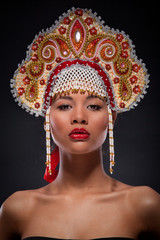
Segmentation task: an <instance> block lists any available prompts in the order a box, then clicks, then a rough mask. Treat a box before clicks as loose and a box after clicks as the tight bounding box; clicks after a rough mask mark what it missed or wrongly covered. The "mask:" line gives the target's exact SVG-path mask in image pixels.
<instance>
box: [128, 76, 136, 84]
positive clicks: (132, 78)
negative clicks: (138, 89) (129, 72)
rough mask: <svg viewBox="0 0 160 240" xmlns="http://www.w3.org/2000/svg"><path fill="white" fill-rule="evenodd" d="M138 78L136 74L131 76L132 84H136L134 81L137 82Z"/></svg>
mask: <svg viewBox="0 0 160 240" xmlns="http://www.w3.org/2000/svg"><path fill="white" fill-rule="evenodd" d="M137 80H138V78H137V77H136V76H135V75H134V76H132V77H131V78H130V82H131V84H134V83H136V82H137Z"/></svg>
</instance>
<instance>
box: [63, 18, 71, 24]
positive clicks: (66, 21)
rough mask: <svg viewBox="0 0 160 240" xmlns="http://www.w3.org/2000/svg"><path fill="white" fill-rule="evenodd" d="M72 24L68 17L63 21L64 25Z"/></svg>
mask: <svg viewBox="0 0 160 240" xmlns="http://www.w3.org/2000/svg"><path fill="white" fill-rule="evenodd" d="M70 22H71V20H70V19H69V17H66V18H64V19H63V23H64V24H67V25H69V24H70Z"/></svg>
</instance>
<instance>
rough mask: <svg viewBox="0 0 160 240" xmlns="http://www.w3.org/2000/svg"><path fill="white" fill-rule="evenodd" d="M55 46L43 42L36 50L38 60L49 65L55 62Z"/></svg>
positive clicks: (49, 42) (49, 41) (47, 41)
mask: <svg viewBox="0 0 160 240" xmlns="http://www.w3.org/2000/svg"><path fill="white" fill-rule="evenodd" d="M55 50H56V45H55V43H54V42H53V41H52V40H50V39H47V40H46V41H45V42H42V43H41V45H40V47H39V48H38V51H37V53H38V58H39V59H40V60H41V61H42V62H45V63H51V62H53V61H54V60H55V57H56V51H55Z"/></svg>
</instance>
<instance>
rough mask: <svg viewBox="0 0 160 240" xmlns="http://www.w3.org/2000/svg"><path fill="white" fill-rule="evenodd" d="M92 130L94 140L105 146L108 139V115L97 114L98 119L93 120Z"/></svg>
mask: <svg viewBox="0 0 160 240" xmlns="http://www.w3.org/2000/svg"><path fill="white" fill-rule="evenodd" d="M91 122H92V129H93V135H94V140H96V141H97V144H100V145H101V144H103V142H104V141H105V139H106V137H107V132H108V115H107V113H105V114H101V115H100V114H97V115H96V117H94V118H92V119H91Z"/></svg>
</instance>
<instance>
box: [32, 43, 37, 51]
mask: <svg viewBox="0 0 160 240" xmlns="http://www.w3.org/2000/svg"><path fill="white" fill-rule="evenodd" d="M37 49H38V44H37V43H33V45H32V50H33V51H36V50H37Z"/></svg>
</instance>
